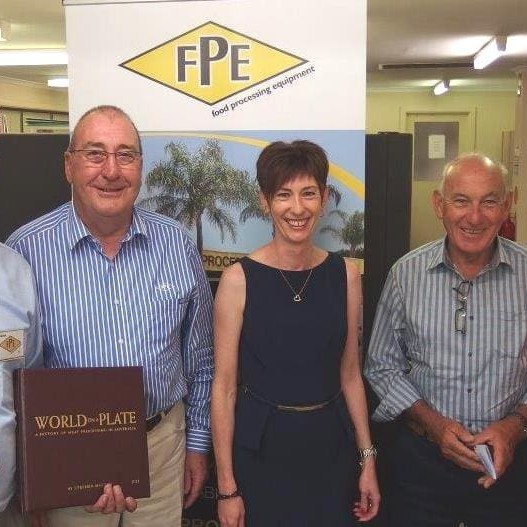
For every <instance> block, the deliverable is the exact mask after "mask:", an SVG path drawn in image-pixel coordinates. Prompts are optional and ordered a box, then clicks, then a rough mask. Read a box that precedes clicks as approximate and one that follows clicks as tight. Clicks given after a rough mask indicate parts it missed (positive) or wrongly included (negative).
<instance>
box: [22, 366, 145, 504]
mask: <svg viewBox="0 0 527 527" xmlns="http://www.w3.org/2000/svg"><path fill="white" fill-rule="evenodd" d="M14 397H15V411H16V414H17V431H16V436H17V472H18V493H19V498H20V506H21V510H22V512H30V511H34V510H44V509H54V508H58V507H71V506H76V505H91V504H93V503H95V501H96V500H97V499H98V498H99V496H100V495H101V494H102V490H103V486H104V484H105V483H113V484H119V485H121V486H122V488H123V492H124V495H125V496H132V497H134V498H143V497H147V496H150V480H149V473H148V448H147V441H146V416H145V403H144V387H143V369H142V367H135V366H134V367H116V368H67V369H59V368H57V369H34V370H29V369H27V370H26V369H19V370H16V371H15V372H14Z"/></svg>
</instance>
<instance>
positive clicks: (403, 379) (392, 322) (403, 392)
mask: <svg viewBox="0 0 527 527" xmlns="http://www.w3.org/2000/svg"><path fill="white" fill-rule="evenodd" d="M406 331H407V328H406V322H405V306H404V303H403V299H402V295H401V291H400V289H399V288H398V287H397V282H396V277H395V273H394V271H393V269H392V270H391V271H390V273H389V275H388V278H387V279H386V283H385V285H384V289H383V291H382V295H381V298H380V300H379V303H378V305H377V312H376V314H375V321H374V324H373V331H372V336H371V339H370V344H369V347H368V353H367V356H366V361H365V368H364V373H365V375H366V378H367V379H368V380H369V382H370V384H371V386H372V388H373V389H374V391H375V393H376V394H377V396H378V397H379V399H380V402H379V405H378V406H377V408H376V409H375V412H374V413H373V419H374V420H375V421H391V420H393V419H395V418H396V417H398V416H399V415H400V414H401V413H402V412H403V411H404V410H406V409H407V408H410V406H412V404H414V403H415V402H416V401H417V400H419V399H421V396H420V394H419V392H418V390H417V388H416V387H415V386H414V385H413V384H412V382H411V381H410V379H409V375H408V373H409V371H410V363H409V361H408V359H407V357H406V345H407V341H406V338H407V334H406Z"/></svg>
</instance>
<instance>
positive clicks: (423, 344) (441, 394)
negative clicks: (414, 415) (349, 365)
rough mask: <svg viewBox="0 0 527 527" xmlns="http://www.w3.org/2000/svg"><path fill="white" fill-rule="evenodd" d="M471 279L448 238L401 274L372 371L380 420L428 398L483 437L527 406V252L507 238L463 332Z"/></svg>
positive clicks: (391, 284)
mask: <svg viewBox="0 0 527 527" xmlns="http://www.w3.org/2000/svg"><path fill="white" fill-rule="evenodd" d="M462 280H463V278H462V277H461V276H460V275H459V274H458V273H457V272H456V270H455V268H454V267H453V266H452V264H451V263H450V262H449V260H448V257H447V255H446V250H445V244H444V240H438V241H435V242H432V243H430V244H427V245H424V246H423V247H420V248H418V249H416V250H414V251H412V252H410V253H408V254H407V255H406V256H404V257H403V258H401V259H400V260H399V261H398V262H396V263H395V265H394V266H393V267H392V269H391V271H390V273H389V275H388V278H387V280H386V283H385V286H384V290H383V293H382V295H381V299H380V301H379V304H378V306H377V313H376V316H375V322H374V328H373V332H372V337H371V340H370V345H369V350H368V355H367V359H366V364H365V375H366V377H367V378H368V379H369V381H370V383H371V385H372V387H373V388H374V390H375V391H376V393H377V394H378V396H379V398H380V404H379V406H378V407H377V409H376V411H375V413H374V416H373V418H374V419H375V420H378V421H389V420H392V419H394V418H396V417H397V416H398V415H400V414H401V413H402V412H403V411H404V410H406V409H408V408H409V407H410V406H412V404H414V403H415V402H416V401H417V400H419V399H422V400H424V401H425V402H426V403H428V404H429V405H430V406H431V407H432V408H434V409H436V410H437V411H438V412H439V413H441V414H442V415H444V416H446V417H449V418H451V419H454V420H456V421H458V422H460V423H461V424H463V425H464V426H465V427H466V428H468V429H469V430H471V431H472V432H478V431H481V430H482V429H483V428H485V427H486V426H487V425H489V424H490V423H491V422H493V421H496V420H498V419H501V418H502V417H504V416H505V415H506V414H507V413H508V412H509V411H511V410H512V409H513V408H514V407H515V406H516V405H517V404H520V403H523V404H526V403H527V393H526V392H527V348H526V344H525V341H526V337H527V312H526V307H527V251H526V250H525V249H524V248H523V247H520V246H519V245H517V244H515V243H513V242H510V241H508V240H505V239H501V238H499V239H498V245H497V250H496V251H495V254H494V257H493V259H492V261H491V262H490V263H489V264H488V265H487V266H486V267H485V268H484V269H482V270H481V272H480V273H479V274H478V275H477V276H476V277H475V278H474V279H473V280H472V281H471V282H472V286H471V289H470V291H469V293H468V298H467V303H466V312H467V316H466V333H462V332H461V331H456V325H455V312H456V309H458V308H459V307H461V304H460V302H459V300H458V294H457V293H456V291H455V290H454V288H458V286H459V284H460V282H461V281H462ZM458 327H459V326H458Z"/></svg>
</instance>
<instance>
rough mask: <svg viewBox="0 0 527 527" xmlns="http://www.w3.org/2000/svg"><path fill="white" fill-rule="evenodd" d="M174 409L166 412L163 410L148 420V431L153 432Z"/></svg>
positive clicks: (168, 409)
mask: <svg viewBox="0 0 527 527" xmlns="http://www.w3.org/2000/svg"><path fill="white" fill-rule="evenodd" d="M172 408H173V406H170V407H169V408H167V409H166V410H162V411H161V412H159V413H157V414H156V415H153V416H152V417H150V418H149V419H147V420H146V431H147V432H151V431H152V430H153V429H154V428H155V427H156V426H157V425H158V424H159V423H160V422H161V420H162V419H163V417H165V416H166V415H168V413H169V412H170V410H172Z"/></svg>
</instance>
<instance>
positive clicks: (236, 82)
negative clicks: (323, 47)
mask: <svg viewBox="0 0 527 527" xmlns="http://www.w3.org/2000/svg"><path fill="white" fill-rule="evenodd" d="M306 62H307V60H305V59H302V58H301V57H297V56H296V55H292V54H291V53H288V52H286V51H283V50H281V49H278V48H276V47H274V46H271V45H269V44H265V43H264V42H260V41H259V40H256V39H254V38H251V37H248V36H247V35H243V34H242V33H238V32H237V31H233V30H232V29H229V28H227V27H224V26H220V25H219V24H215V23H214V22H207V23H205V24H203V25H201V26H198V27H196V28H195V29H192V30H190V31H188V32H187V33H183V34H182V35H179V36H178V37H176V38H174V39H172V40H169V41H168V42H165V43H164V44H160V45H159V46H157V47H155V48H153V49H150V50H148V51H145V52H144V53H142V54H141V55H137V56H136V57H133V58H131V59H129V60H127V61H126V62H123V63H122V64H120V66H122V67H123V68H126V69H128V70H130V71H133V72H135V73H138V74H139V75H142V76H144V77H147V78H149V79H152V80H153V81H155V82H159V83H160V84H163V85H165V86H168V87H169V88H172V89H174V90H177V91H179V92H181V93H184V94H185V95H188V96H189V97H193V98H194V99H198V100H199V101H202V102H204V103H207V104H210V105H212V104H216V103H217V102H220V101H222V100H223V99H226V98H227V97H230V96H231V95H234V94H236V93H240V92H242V91H244V90H246V89H248V88H250V87H252V86H255V85H256V84H260V83H261V82H264V81H266V80H268V79H271V78H272V77H276V76H277V75H279V74H281V73H284V72H286V71H289V70H290V69H292V68H295V67H297V66H300V65H302V64H305V63H306Z"/></svg>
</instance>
